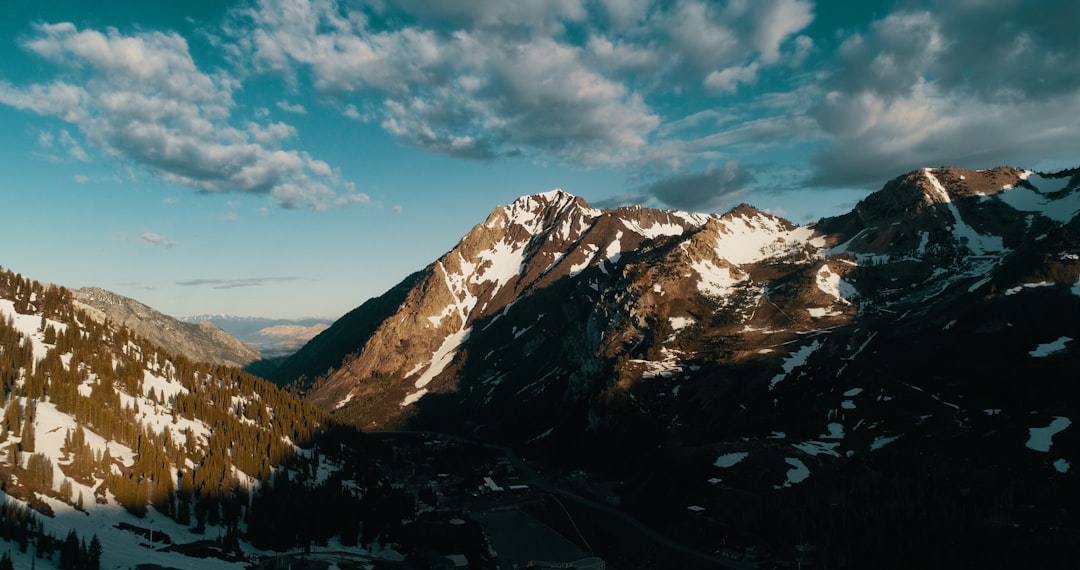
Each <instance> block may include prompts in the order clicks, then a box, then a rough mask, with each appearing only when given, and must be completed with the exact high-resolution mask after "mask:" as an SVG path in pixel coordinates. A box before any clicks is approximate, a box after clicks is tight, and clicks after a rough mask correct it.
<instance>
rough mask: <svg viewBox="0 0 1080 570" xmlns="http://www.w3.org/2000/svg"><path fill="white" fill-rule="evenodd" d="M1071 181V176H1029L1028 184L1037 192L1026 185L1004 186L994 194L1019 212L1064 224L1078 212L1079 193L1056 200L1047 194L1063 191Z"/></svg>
mask: <svg viewBox="0 0 1080 570" xmlns="http://www.w3.org/2000/svg"><path fill="white" fill-rule="evenodd" d="M1032 174H1034V173H1032ZM1071 179H1072V177H1071V176H1066V177H1063V178H1045V177H1043V176H1041V175H1038V174H1035V175H1034V176H1031V175H1029V176H1028V178H1027V181H1028V184H1031V185H1032V186H1034V187H1035V188H1037V189H1038V191H1036V190H1032V189H1031V188H1028V187H1027V185H1023V186H1011V187H1010V186H1006V187H1005V189H1004V192H999V193H998V194H995V197H996V198H997V199H999V200H1001V201H1002V202H1005V203H1006V204H1008V205H1009V206H1012V207H1013V208H1015V209H1017V210H1020V211H1021V212H1036V213H1039V214H1042V215H1043V216H1046V217H1047V218H1050V219H1051V220H1054V221H1055V222H1059V223H1066V222H1069V221H1070V220H1072V219H1073V218H1074V217H1075V216H1076V214H1077V212H1080V192H1075V191H1074V192H1070V193H1068V194H1066V195H1065V196H1062V197H1059V198H1057V199H1053V198H1051V197H1050V196H1049V194H1053V193H1055V192H1060V191H1061V190H1064V189H1065V187H1066V186H1068V184H1069V181H1070V180H1071Z"/></svg>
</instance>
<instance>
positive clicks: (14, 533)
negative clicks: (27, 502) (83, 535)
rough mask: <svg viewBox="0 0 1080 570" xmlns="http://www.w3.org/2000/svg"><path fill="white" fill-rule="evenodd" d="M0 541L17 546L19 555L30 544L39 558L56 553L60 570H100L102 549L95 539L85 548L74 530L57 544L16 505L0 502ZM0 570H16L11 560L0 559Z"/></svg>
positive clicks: (4, 499) (34, 518)
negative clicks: (58, 557) (57, 552)
mask: <svg viewBox="0 0 1080 570" xmlns="http://www.w3.org/2000/svg"><path fill="white" fill-rule="evenodd" d="M0 539H2V540H5V541H8V542H13V543H16V544H18V546H19V551H20V552H24V553H25V552H27V551H28V549H29V546H30V543H31V542H33V543H34V546H35V555H36V556H37V557H38V558H50V559H51V558H52V557H53V553H55V552H56V551H59V553H60V559H59V566H60V569H61V570H99V569H100V568H101V555H102V553H103V549H102V546H101V541H100V540H98V537H97V535H94V536H93V538H91V539H90V543H89V544H87V542H86V540H85V539H80V538H79V535H78V533H76V532H75V531H74V530H72V531H70V532H68V534H67V537H66V538H65V539H64V540H63V541H60V540H58V539H57V538H56V537H55V536H53V535H51V534H48V533H46V532H45V531H44V530H43V529H42V524H41V521H39V520H37V517H35V516H34V513H33V511H31V510H30V509H27V508H26V507H23V506H21V505H19V504H17V503H14V502H11V501H8V500H7V499H6V498H0ZM0 570H15V565H14V563H13V561H12V560H11V557H10V556H9V555H7V554H4V556H3V557H0Z"/></svg>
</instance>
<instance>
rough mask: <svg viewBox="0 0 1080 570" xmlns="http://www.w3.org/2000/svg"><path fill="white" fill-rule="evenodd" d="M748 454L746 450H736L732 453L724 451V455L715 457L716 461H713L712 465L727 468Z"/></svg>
mask: <svg viewBox="0 0 1080 570" xmlns="http://www.w3.org/2000/svg"><path fill="white" fill-rule="evenodd" d="M748 455H750V454H749V453H748V452H746V451H736V452H734V453H726V454H724V455H721V456H720V457H717V458H716V461H715V462H713V465H715V466H717V467H719V468H721V469H727V468H728V467H733V466H735V464H737V463H738V462H740V461H742V460H743V459H746V456H748Z"/></svg>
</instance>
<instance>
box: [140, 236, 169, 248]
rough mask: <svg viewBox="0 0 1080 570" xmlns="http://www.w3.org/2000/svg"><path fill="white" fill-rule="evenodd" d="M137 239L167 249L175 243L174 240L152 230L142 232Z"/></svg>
mask: <svg viewBox="0 0 1080 570" xmlns="http://www.w3.org/2000/svg"><path fill="white" fill-rule="evenodd" d="M139 239H140V240H142V241H143V242H144V243H148V244H150V245H156V246H159V247H164V248H165V249H169V248H171V247H172V246H174V245H176V242H175V241H173V240H171V239H169V238H167V237H164V236H160V235H158V234H155V233H154V232H143V234H142V235H140V236H139Z"/></svg>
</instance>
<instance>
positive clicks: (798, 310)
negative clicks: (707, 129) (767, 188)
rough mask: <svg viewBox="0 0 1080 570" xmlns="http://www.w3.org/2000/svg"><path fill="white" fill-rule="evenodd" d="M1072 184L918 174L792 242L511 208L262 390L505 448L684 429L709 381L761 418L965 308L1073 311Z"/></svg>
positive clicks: (1067, 176)
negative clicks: (633, 424)
mask: <svg viewBox="0 0 1080 570" xmlns="http://www.w3.org/2000/svg"><path fill="white" fill-rule="evenodd" d="M1073 174H1074V173H1071V172H1067V173H1061V174H1058V175H1040V174H1036V173H1033V172H1030V171H1023V170H1020V169H1016V168H998V169H993V170H987V171H978V172H976V171H965V170H959V169H953V168H939V169H923V170H918V171H914V172H911V173H908V174H905V175H903V176H900V177H897V178H896V179H894V180H891V181H889V182H888V183H887V184H886V185H885V186H884V188H883V189H882V190H881V191H879V192H876V193H873V194H871V195H869V196H868V197H867V198H866V199H864V200H863V201H861V202H860V203H859V204H858V205H857V206H856V207H855V208H854V209H853V210H852V211H851V212H850V213H848V214H845V215H843V216H839V217H836V218H831V219H824V220H821V221H819V222H818V223H817V224H814V225H810V226H796V225H794V224H791V223H790V222H788V221H786V220H783V219H780V218H776V217H774V216H770V215H768V214H765V213H763V212H760V211H758V210H755V209H754V208H752V207H750V206H746V205H743V206H740V207H738V208H736V209H734V210H732V211H730V212H728V213H725V214H723V215H706V214H691V213H685V212H672V211H660V210H652V209H646V208H621V209H617V210H598V209H595V208H592V207H590V206H588V204H586V203H585V202H584V201H583V200H581V199H580V198H577V197H574V196H571V195H569V194H566V193H565V192H562V191H559V190H555V191H551V192H547V193H544V194H540V195H536V196H527V197H523V198H521V199H519V200H517V201H515V202H514V203H513V204H510V205H508V206H505V207H500V208H497V209H496V210H495V211H494V212H492V213H491V215H490V216H488V218H487V220H485V221H484V223H482V224H480V225H477V226H476V227H475V228H473V229H472V231H470V232H469V233H468V234H467V235H466V236H465V237H464V238H462V240H461V241H460V242H459V243H458V244H457V246H455V247H454V248H453V249H452V250H450V251H449V252H448V253H447V254H446V255H444V256H442V257H441V258H440V259H438V260H437V261H436V262H435V263H433V264H432V265H430V266H428V267H427V268H425V269H424V270H423V271H421V272H419V273H418V274H416V275H414V276H411V277H410V278H409V280H407V282H403V283H402V285H400V286H399V287H398V288H395V292H394V293H393V295H392V296H393V297H394V299H393V300H390V299H389V297H387V298H385V299H382V300H381V301H380V303H381V304H380V305H379V306H380V307H381V309H380V310H378V311H370V310H369V311H367V312H366V313H365V314H366V315H367V318H359V317H357V318H355V319H351V320H350V322H349V324H348V325H346V324H345V322H344V321H345V319H343V321H342V322H339V323H336V324H335V325H334V326H333V327H331V329H329V330H328V331H326V332H325V333H324V334H323V335H320V338H322V341H320V338H316V339H315V341H313V342H312V343H311V344H310V345H309V347H310V350H308V352H309V353H310V352H311V351H312V350H322V349H319V347H320V346H326V344H327V339H330V338H333V339H336V340H335V343H336V346H337V348H336V349H335V350H334V351H332V354H330V353H328V352H324V357H323V358H321V359H319V360H318V362H317V363H316V364H315V365H311V363H312V362H314V361H313V359H310V358H306V357H305V355H304V354H303V353H304V351H301V353H299V354H298V355H297V356H296V357H294V358H293V359H290V360H289V361H287V363H286V366H285V367H284V369H285V370H287V371H288V373H289V374H292V375H293V376H292V378H293V379H295V378H304V379H305V382H304V383H305V385H307V386H308V387H309V388H310V392H309V395H310V397H311V399H312V400H314V401H315V402H316V403H318V404H320V405H322V406H324V407H326V408H328V409H335V410H339V411H340V412H341V413H342V414H343V415H344V416H347V417H351V418H353V419H357V420H358V421H361V422H362V423H363V424H364V425H368V426H371V425H375V426H400V425H406V424H409V425H429V426H437V427H442V428H445V427H446V426H448V425H453V424H454V423H455V422H459V421H460V420H461V418H466V417H467V418H469V421H470V422H472V423H473V424H475V425H474V426H473V427H474V428H477V429H482V426H485V425H486V426H490V427H492V429H496V428H497V429H498V430H499V433H500V434H501V437H505V438H506V439H518V440H528V439H530V438H534V437H538V435H539V434H541V433H553V432H550V431H548V430H549V429H553V430H555V431H554V433H558V430H559V428H560V426H561V427H564V428H566V432H567V433H572V432H574V431H575V430H580V429H582V428H586V429H591V430H603V429H616V426H619V425H624V424H625V422H626V421H628V420H627V418H628V417H630V418H637V419H638V420H641V421H648V422H650V423H656V422H660V423H663V422H679V423H684V422H685V418H686V417H688V416H694V415H696V414H702V413H705V412H704V411H703V409H701V408H700V406H701V405H703V402H710V401H712V399H713V397H714V396H706V395H705V394H706V393H708V392H710V391H713V392H714V391H715V389H716V388H715V385H714V387H713V388H710V389H706V388H704V386H706V385H709V384H710V383H713V384H715V382H714V380H715V379H716V378H718V377H723V378H738V379H739V382H741V386H742V387H741V388H740V390H741V391H744V392H745V394H754V393H757V394H758V396H755V397H756V398H764V400H763V401H766V402H773V401H776V402H779V401H781V400H782V399H783V398H782V397H781V395H782V394H785V393H787V392H789V391H790V390H791V389H792V388H791V386H793V385H794V384H795V383H793V382H785V380H787V379H789V378H796V377H805V376H808V375H809V376H812V375H818V374H823V375H825V376H827V377H829V378H830V379H832V380H831V382H834V383H843V382H854V381H855V379H856V378H865V377H867V375H868V374H869V373H868V372H867V370H868V368H867V367H868V366H869V367H870V368H869V369H874V367H876V366H879V365H880V363H871V364H866V365H863V364H862V363H861V362H860V361H861V360H863V359H868V356H869V355H871V354H875V353H881V352H885V351H880V350H878V349H876V347H877V346H878V344H879V343H880V342H882V341H885V339H886V338H892V339H893V340H892V342H893V343H894V344H893V346H899V347H903V346H906V344H905V343H909V342H911V340H910V339H907V338H906V336H905V335H909V334H916V331H922V329H923V328H924V327H926V326H930V327H931V328H933V327H937V329H935V330H934V335H939V334H944V333H948V331H949V330H957V329H958V328H960V325H959V324H955V325H954V327H955V328H949V329H946V330H944V331H943V330H941V328H942V327H944V326H945V325H946V324H948V323H949V322H950V321H956V322H957V323H962V322H965V319H969V318H972V315H973V314H974V313H972V311H975V310H976V307H989V306H990V305H991V304H993V303H998V302H1001V303H1013V302H1016V301H1019V300H1024V301H1027V300H1029V299H1034V298H1035V297H1036V296H1039V297H1041V296H1045V295H1062V296H1063V297H1062V299H1060V301H1061V302H1062V303H1064V304H1065V306H1068V307H1070V308H1071V307H1072V306H1073V305H1076V303H1077V300H1078V297H1077V295H1076V294H1074V292H1073V288H1075V287H1078V286H1077V285H1075V284H1076V282H1077V278H1078V277H1080V262H1078V258H1077V257H1076V253H1077V250H1076V244H1075V243H1074V242H1075V240H1076V237H1074V236H1076V235H1077V233H1076V232H1075V229H1073V230H1072V231H1070V228H1073V227H1074V226H1076V225H1077V224H1080V222H1077V221H1076V220H1075V215H1076V211H1077V210H1080V192H1078V191H1076V187H1077V183H1076V180H1075V177H1074V176H1073ZM1042 283H1045V284H1046V285H1045V286H1043V287H1035V286H1034V284H1042ZM1007 291H1013V293H1012V294H1010V295H1009V296H1008V298H1005V297H1002V295H1003V292H1007ZM1016 291H1022V292H1023V293H1024V296H1023V297H1016V296H1015V294H1016V293H1015V292H1016ZM388 295H391V294H390V293H388ZM358 311H359V310H358ZM928 323H930V324H929V325H928ZM1013 324H1014V325H1015V323H1013ZM970 326H976V325H975V324H973V323H972V324H970ZM978 327H983V328H985V327H991V328H994V327H998V328H1000V326H999V325H994V324H988V323H981V324H979V325H978ZM980 330H982V328H980ZM350 331H354V332H350ZM922 332H925V331H922ZM919 334H921V332H920V333H919ZM949 334H951V333H949ZM1046 334H1049V333H1046ZM931 336H933V335H929V334H928V335H927V336H925V337H924V338H920V341H922V340H926V339H929V338H931ZM350 338H353V339H355V340H354V341H353V342H351V343H350V341H349V339H350ZM942 342H945V341H944V340H943V341H942ZM946 344H947V343H946ZM327 355H329V356H327ZM875 358H877V357H875ZM815 370H816V372H815ZM856 370H858V371H859V372H858V374H859V375H861V376H854V374H856V373H855V371H856ZM316 379H317V381H315V380H316ZM710 379H711V380H710ZM845 379H848V380H845ZM278 380H279V381H288V380H289V379H288V378H279V379H278ZM313 381H315V382H314V385H312V382H313ZM800 389H801V388H800ZM702 390H704V392H702ZM759 391H760V392H759ZM665 395H666V396H665ZM656 397H664V399H663V400H662V402H665V403H663V404H662V405H660V404H657V403H656V401H655V398H656ZM643 398H648V399H649V400H650V401H652V403H650V404H648V405H647V406H646V405H645V404H643V403H642V402H643V401H644V400H643ZM628 402H636V403H634V404H629V403H628ZM654 405H659V408H650V409H649V412H648V414H647V415H646V416H642V415H641V414H642V413H644V412H643V411H642V410H643V409H645V408H649V407H650V406H654ZM740 405H742V406H746V405H747V402H746V400H742V401H740ZM643 406H644V407H643ZM686 406H690V408H692V409H693V410H694V411H688V410H687V409H685V408H686ZM680 410H681V411H680ZM676 418H679V419H676ZM725 421H729V420H725ZM686 423H689V422H686ZM723 423H724V422H719V423H718V421H717V420H716V419H715V418H714V419H702V420H701V422H699V423H697V424H696V425H694V428H693V430H705V431H709V430H713V429H717V426H719V425H721V424H723ZM687 429H689V428H685V429H684V431H686V430H687ZM725 429H727V428H725Z"/></svg>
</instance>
